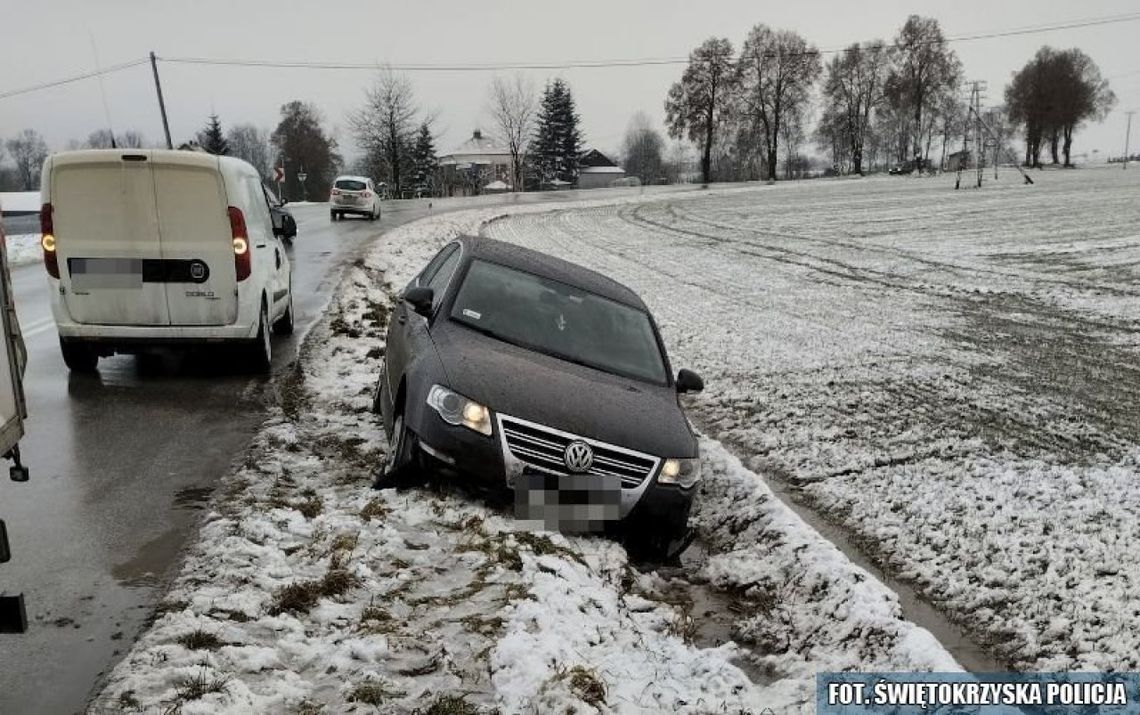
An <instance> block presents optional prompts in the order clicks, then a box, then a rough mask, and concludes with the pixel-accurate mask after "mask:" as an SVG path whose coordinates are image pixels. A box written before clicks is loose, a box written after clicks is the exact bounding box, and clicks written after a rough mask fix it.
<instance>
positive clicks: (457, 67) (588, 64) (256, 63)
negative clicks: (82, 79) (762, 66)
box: [159, 13, 1140, 72]
mask: <svg viewBox="0 0 1140 715" xmlns="http://www.w3.org/2000/svg"><path fill="white" fill-rule="evenodd" d="M1137 20H1140V13H1131V14H1125V15H1112V16H1108V17H1100V18H1091V19H1087V20H1076V21H1072V22H1067V23H1060V24H1053V25H1035V26H1031V27H1021V28H1013V29H1009V30H1000V31H993V32H983V33H975V34H970V35H958V36H954V37H947V38H944V39H942V40H929V41H923V42H916V43H911V44H909V45H904V47H917V46H921V45H937V44H944V43H952V42H971V41H975V40H986V39H994V38H1000V37H1013V36H1016V35H1029V34H1038V33H1043V32H1053V31H1056V30H1070V29H1077V28H1082V27H1094V26H1098V25H1110V24H1117V23H1122V22H1135V21H1137ZM854 49H855V50H856V51H857V50H859V49H872V47H856V48H854ZM852 50H853V48H852V47H850V46H848V47H833V48H826V49H822V50H808V51H805V52H798V53H791V54H789V55H786V56H799V55H830V54H839V53H842V52H850V51H852ZM159 60H161V61H163V62H171V63H176V64H201V65H223V66H236V67H275V68H289V69H317V70H376V69H379V68H381V67H387V68H389V69H392V70H396V71H400V72H497V71H506V70H551V69H555V70H556V69H582V68H587V69H589V68H619V67H646V66H657V65H678V64H686V63H687V62H689V58H688V57H656V58H640V59H610V60H568V61H562V62H533V63H516V62H490V63H463V64H430V63H416V64H384V65H382V64H380V63H376V62H371V63H368V62H296V61H278V60H243V59H212V58H208V57H160V58H159Z"/></svg>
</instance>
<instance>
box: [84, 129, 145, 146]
mask: <svg viewBox="0 0 1140 715" xmlns="http://www.w3.org/2000/svg"><path fill="white" fill-rule="evenodd" d="M73 144H74V146H73ZM145 144H146V139H145V138H144V137H143V135H142V134H140V133H139V132H137V131H135V130H134V129H128V130H127V131H125V132H123V133H122V134H115V135H112V134H111V130H110V129H96V130H95V131H93V132H91V133H90V134H88V135H87V142H86V144H85V145H84V146H85V147H86V148H87V149H141V148H142V147H143V146H144V145H145ZM68 148H69V149H78V148H80V147H79V145H78V144H77V143H75V142H71V143H69V144H68Z"/></svg>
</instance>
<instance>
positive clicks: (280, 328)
mask: <svg viewBox="0 0 1140 715" xmlns="http://www.w3.org/2000/svg"><path fill="white" fill-rule="evenodd" d="M273 332H274V334H276V335H292V334H293V287H292V286H290V287H289V307H287V308H286V309H285V312H284V313H283V314H282V315H281V317H280V318H278V319H277V321H276V322H274V323H273Z"/></svg>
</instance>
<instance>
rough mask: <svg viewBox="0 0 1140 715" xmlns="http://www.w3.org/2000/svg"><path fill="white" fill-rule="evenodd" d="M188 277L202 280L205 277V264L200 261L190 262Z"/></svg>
mask: <svg viewBox="0 0 1140 715" xmlns="http://www.w3.org/2000/svg"><path fill="white" fill-rule="evenodd" d="M190 277H191V278H193V279H194V280H196V281H200V280H203V279H204V278H205V277H206V264H205V263H202V262H201V261H193V262H192V263H191V264H190Z"/></svg>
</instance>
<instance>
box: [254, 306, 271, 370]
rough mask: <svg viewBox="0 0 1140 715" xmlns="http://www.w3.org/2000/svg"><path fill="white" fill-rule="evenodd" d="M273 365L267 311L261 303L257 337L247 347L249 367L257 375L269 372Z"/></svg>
mask: <svg viewBox="0 0 1140 715" xmlns="http://www.w3.org/2000/svg"><path fill="white" fill-rule="evenodd" d="M272 363H273V345H272V343H271V342H270V339H269V310H268V309H267V308H266V307H265V304H264V303H263V304H262V305H261V316H260V317H259V318H258V325H257V337H256V338H255V339H254V341H253V344H252V345H250V346H249V366H250V368H252V369H253V371H254V372H256V373H258V374H262V375H263V374H265V373H267V372H269V366H270V365H271V364H272Z"/></svg>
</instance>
